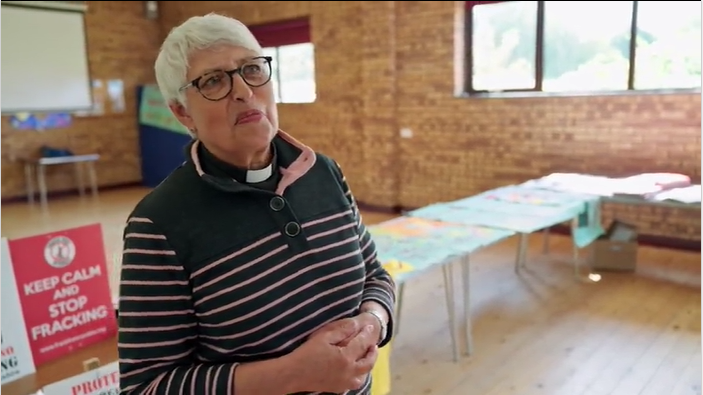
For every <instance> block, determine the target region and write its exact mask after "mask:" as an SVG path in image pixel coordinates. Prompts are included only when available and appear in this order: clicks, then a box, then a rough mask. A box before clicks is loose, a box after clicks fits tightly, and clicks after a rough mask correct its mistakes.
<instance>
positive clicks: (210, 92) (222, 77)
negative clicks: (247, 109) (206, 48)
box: [180, 56, 273, 101]
mask: <svg viewBox="0 0 703 395" xmlns="http://www.w3.org/2000/svg"><path fill="white" fill-rule="evenodd" d="M272 60H273V58H272V57H271V56H258V57H256V58H252V59H249V60H247V62H246V63H244V64H242V65H241V66H240V67H238V68H236V69H234V70H215V71H211V72H208V73H206V74H203V75H201V76H200V77H198V78H196V79H194V80H192V81H190V82H189V83H188V84H186V85H184V86H183V87H181V89H180V90H181V91H183V90H185V89H188V88H190V87H191V86H192V87H194V88H195V89H197V90H198V92H200V94H201V95H202V96H203V97H204V98H206V99H207V100H210V101H218V100H222V99H224V98H225V97H227V96H229V94H230V93H232V87H233V86H234V75H235V74H238V75H239V76H240V77H242V80H243V81H244V83H245V84H247V85H249V86H250V87H252V88H257V87H260V86H263V85H266V83H267V82H269V81H270V80H271V61H272Z"/></svg>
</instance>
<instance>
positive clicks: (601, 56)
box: [470, 1, 701, 92]
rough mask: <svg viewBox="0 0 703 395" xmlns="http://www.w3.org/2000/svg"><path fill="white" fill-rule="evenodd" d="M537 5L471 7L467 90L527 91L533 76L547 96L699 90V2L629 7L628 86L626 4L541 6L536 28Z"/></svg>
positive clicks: (629, 4) (532, 87)
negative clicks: (632, 51)
mask: <svg viewBox="0 0 703 395" xmlns="http://www.w3.org/2000/svg"><path fill="white" fill-rule="evenodd" d="M538 3H539V2H537V1H506V2H499V3H494V4H483V5H477V6H474V7H473V8H472V9H471V13H470V17H471V18H472V20H471V25H472V39H471V40H470V42H471V44H472V45H471V48H470V50H471V51H472V57H471V58H472V81H471V83H472V84H471V85H472V86H471V87H472V88H473V90H475V91H500V90H535V89H536V87H537V86H538V85H539V84H537V78H538V77H539V76H541V78H542V81H541V86H542V90H543V91H551V92H568V91H618V90H626V89H680V88H699V87H700V86H701V3H700V2H688V1H673V2H659V1H653V2H637V3H638V4H637V10H638V12H637V29H636V32H637V33H636V36H635V37H634V39H636V42H637V46H636V50H635V62H634V65H633V66H634V81H630V80H629V74H630V67H631V66H630V42H631V40H632V38H631V30H632V15H633V6H634V3H635V2H634V1H611V2H608V3H607V6H596V5H595V4H594V3H593V2H587V1H570V2H544V3H543V20H544V23H543V24H542V25H541V26H538V23H537V21H538V9H539V8H538ZM606 7H607V8H606ZM540 29H541V32H542V37H543V40H542V41H543V42H540V43H538V42H537V37H539V35H538V34H537V32H538V31H540ZM538 46H541V48H540V49H541V51H542V70H537V67H538V62H536V56H537V53H538V51H537V48H538ZM540 71H541V73H540Z"/></svg>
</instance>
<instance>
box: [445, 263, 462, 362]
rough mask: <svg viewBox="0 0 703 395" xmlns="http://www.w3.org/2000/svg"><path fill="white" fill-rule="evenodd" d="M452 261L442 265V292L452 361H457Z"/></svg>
mask: <svg viewBox="0 0 703 395" xmlns="http://www.w3.org/2000/svg"><path fill="white" fill-rule="evenodd" d="M452 266H453V262H450V263H447V264H445V265H443V266H442V272H443V274H444V292H445V297H446V299H447V313H448V315H449V335H450V336H451V340H452V352H453V355H454V362H458V361H459V349H458V347H457V344H456V309H455V305H454V273H453V270H452Z"/></svg>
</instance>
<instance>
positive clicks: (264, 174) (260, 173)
mask: <svg viewBox="0 0 703 395" xmlns="http://www.w3.org/2000/svg"><path fill="white" fill-rule="evenodd" d="M272 173H273V163H271V164H269V165H268V166H266V167H264V168H263V169H260V170H247V183H248V184H255V183H257V182H262V181H266V180H268V179H269V177H271V174H272Z"/></svg>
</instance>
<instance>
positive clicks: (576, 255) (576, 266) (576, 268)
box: [571, 217, 579, 279]
mask: <svg viewBox="0 0 703 395" xmlns="http://www.w3.org/2000/svg"><path fill="white" fill-rule="evenodd" d="M578 226H579V219H578V217H576V218H574V219H573V220H572V221H571V235H572V236H571V240H572V244H573V247H574V251H573V257H572V259H573V260H574V262H573V264H574V277H576V278H577V279H578V278H579V247H578V246H577V245H576V240H574V236H573V235H574V232H575V231H576V228H578Z"/></svg>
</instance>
